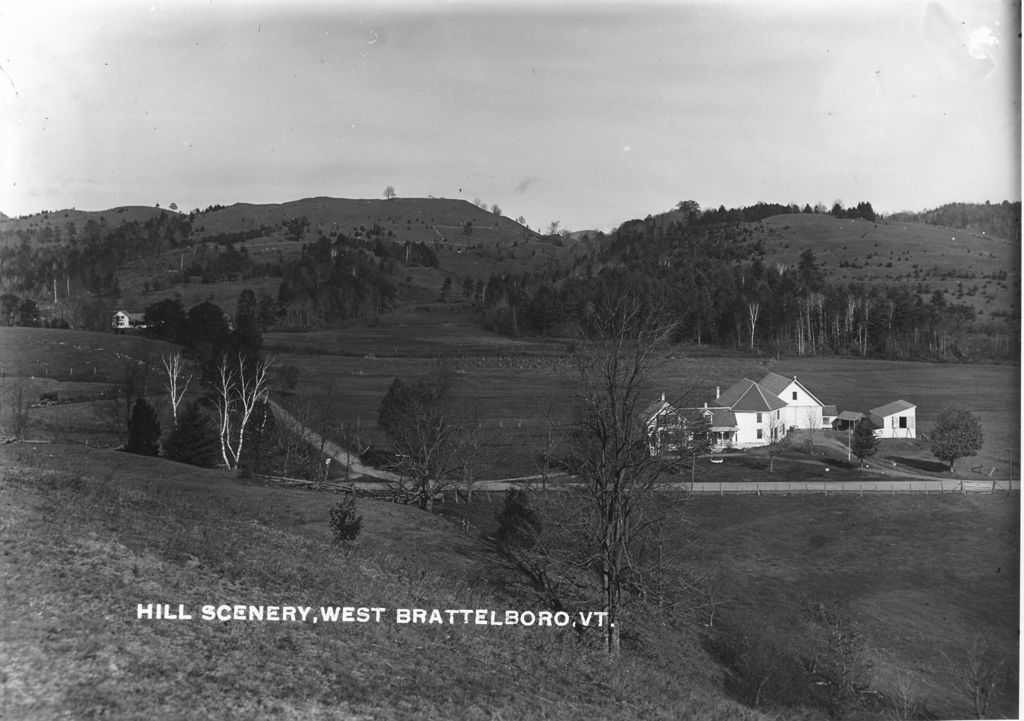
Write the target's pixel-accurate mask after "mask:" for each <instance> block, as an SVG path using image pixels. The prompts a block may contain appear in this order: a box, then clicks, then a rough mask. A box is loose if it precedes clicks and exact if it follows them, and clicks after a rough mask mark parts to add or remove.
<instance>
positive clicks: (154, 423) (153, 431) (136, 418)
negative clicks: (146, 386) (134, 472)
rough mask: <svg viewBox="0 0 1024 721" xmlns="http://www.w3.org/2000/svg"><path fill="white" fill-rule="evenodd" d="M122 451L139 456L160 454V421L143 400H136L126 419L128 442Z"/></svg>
mask: <svg viewBox="0 0 1024 721" xmlns="http://www.w3.org/2000/svg"><path fill="white" fill-rule="evenodd" d="M124 449H125V450H126V451H128V452H129V453H137V454H138V455H140V456H156V455H159V454H160V421H159V420H158V419H157V415H156V410H155V409H154V408H153V406H151V405H150V404H149V402H148V401H146V399H145V398H138V399H136V401H135V404H134V405H133V406H132V414H131V417H130V418H129V419H128V442H127V443H125V446H124Z"/></svg>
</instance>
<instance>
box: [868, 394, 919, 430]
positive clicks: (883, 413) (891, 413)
mask: <svg viewBox="0 0 1024 721" xmlns="http://www.w3.org/2000/svg"><path fill="white" fill-rule="evenodd" d="M868 418H869V419H871V422H872V423H873V424H874V425H875V435H876V436H878V437H879V438H917V406H915V405H914V404H913V403H909V402H907V401H905V400H902V399H901V400H898V401H893V402H892V403H886V404H885V405H884V406H878V408H872V409H871V410H870V411H868Z"/></svg>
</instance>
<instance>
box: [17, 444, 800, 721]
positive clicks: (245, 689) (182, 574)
mask: <svg viewBox="0 0 1024 721" xmlns="http://www.w3.org/2000/svg"><path fill="white" fill-rule="evenodd" d="M69 468H74V469H75V470H74V471H68V470H64V469H69ZM0 470H2V473H0V478H2V479H3V480H2V481H0V499H2V502H3V504H4V508H5V509H6V512H5V517H6V520H5V523H4V525H3V529H2V531H0V543H2V545H3V548H4V554H3V556H2V560H0V572H2V574H3V577H4V579H5V597H6V600H7V603H5V604H4V610H3V611H2V612H0V628H2V629H3V631H2V632H0V649H2V655H3V657H4V659H5V661H6V663H4V677H3V684H4V710H5V712H6V713H7V714H11V716H12V717H16V718H57V717H65V716H68V715H71V716H75V717H82V716H86V715H89V716H102V717H103V718H113V719H129V718H140V717H145V718H148V719H178V718H184V717H188V718H211V719H212V718H216V719H235V718H237V719H260V718H283V719H307V718H318V719H339V720H340V719H370V718H372V719H385V720H394V719H481V718H505V719H524V720H525V719H536V718H558V719H581V720H582V719H587V720H589V719H627V718H645V719H676V718H696V717H703V718H710V717H714V718H718V719H723V720H724V719H747V720H750V721H753V720H756V719H760V718H765V717H764V716H762V715H761V714H759V713H757V712H756V711H753V710H751V709H746V708H744V707H742V706H741V705H739V704H738V703H736V702H734V701H730V700H728V699H726V698H724V697H723V692H722V691H721V689H720V687H719V681H718V676H719V672H718V671H717V670H716V669H717V666H716V664H715V663H714V662H713V661H711V660H710V658H709V657H708V655H707V653H706V652H705V651H704V650H703V649H701V647H700V646H699V644H697V643H696V641H695V639H694V640H691V641H689V642H686V641H684V640H683V639H682V638H677V639H676V643H677V644H678V645H676V646H674V647H672V648H671V651H672V652H673V653H672V654H671V655H667V654H663V655H661V656H660V657H650V656H648V655H646V654H634V653H629V654H628V655H626V656H624V657H623V658H622V659H621V660H618V661H617V662H615V663H609V662H608V661H607V659H606V658H605V657H604V654H603V652H602V651H600V650H597V649H595V648H592V647H591V645H590V644H588V643H587V639H586V638H585V637H584V638H582V639H578V638H576V636H577V634H576V633H574V632H573V631H572V630H571V629H568V628H562V629H559V628H555V627H539V626H532V627H528V626H524V625H503V626H497V625H489V624H487V625H478V624H477V623H470V624H468V625H467V624H464V623H463V622H462V618H463V617H462V616H461V615H458V616H456V619H457V622H456V623H444V624H440V625H437V624H434V625H428V624H425V623H413V624H410V623H402V622H401V621H400V620H399V617H398V615H397V610H398V609H412V608H422V609H463V608H467V609H474V610H476V609H481V610H483V611H485V616H486V615H487V614H490V613H491V612H494V613H495V614H496V615H497V616H498V617H500V618H505V617H506V616H505V612H506V611H507V610H509V609H515V610H516V613H517V615H518V613H519V612H522V611H526V610H529V609H530V608H532V606H530V605H529V602H528V601H527V600H526V599H524V598H522V597H519V596H517V595H515V593H514V592H512V593H510V592H508V591H503V590H502V586H501V584H500V582H496V581H495V580H493V579H492V576H493V575H494V574H495V573H496V572H499V570H500V569H499V567H498V566H496V565H495V561H494V560H493V556H494V554H493V553H492V552H490V551H489V550H488V548H487V546H485V545H484V544H482V543H481V542H480V541H478V540H476V539H475V538H473V537H472V536H470V535H468V534H466V533H465V532H464V531H462V530H460V529H459V528H458V527H457V526H456V525H455V524H452V523H449V522H447V521H444V520H443V519H441V518H438V517H436V516H428V515H426V514H423V513H422V512H418V511H415V510H413V509H411V508H407V507H402V506H396V505H394V504H384V503H375V502H372V501H361V502H360V510H361V511H362V513H363V515H364V517H365V521H366V526H367V531H366V533H365V534H364V535H363V537H362V538H361V539H360V540H358V541H357V542H356V544H355V545H354V546H352V547H348V548H343V547H341V548H340V547H338V546H336V545H334V544H333V543H332V542H331V540H330V535H329V531H328V528H327V523H326V521H327V517H328V510H329V506H330V505H331V504H332V503H333V502H334V501H335V500H336V499H337V496H332V495H331V494H322V493H319V494H318V493H310V492H304V491H282V490H275V489H266V488H260V487H254V486H245V485H242V484H240V483H238V482H237V481H236V480H235V479H234V478H232V477H231V476H230V475H229V474H227V473H224V472H221V471H196V469H191V470H189V469H188V467H184V466H179V465H178V464H174V463H171V462H168V461H160V460H155V459H145V458H140V457H137V456H127V455H125V454H116V453H113V452H109V451H106V452H104V451H96V450H92V449H82V447H81V446H61V445H55V446H52V447H47V448H45V449H42V450H40V449H39V448H38V447H32V446H24V445H19V444H14V445H10V446H4V447H3V448H2V449H0ZM183 471H187V472H183ZM371 529H372V530H371ZM499 565H500V564H499ZM150 604H167V605H168V606H169V607H170V608H171V609H173V611H174V614H173V615H174V618H164V619H160V620H158V619H155V618H147V617H142V618H140V617H139V611H138V607H139V605H142V606H144V607H147V608H148V607H149V606H150ZM204 606H209V607H210V608H211V609H216V610H217V612H221V609H223V613H225V614H227V615H226V616H221V617H219V620H218V617H216V616H211V617H210V618H208V619H207V620H204V618H203V615H202V614H203V611H202V609H203V607H204ZM236 606H240V607H241V609H242V611H241V613H242V614H243V615H242V616H241V618H246V617H247V615H248V613H249V608H250V607H257V608H260V609H267V608H275V609H278V612H279V613H280V614H281V617H282V618H286V617H285V616H284V613H285V612H284V610H283V609H284V607H291V608H295V607H297V606H298V607H303V608H309V609H310V613H311V614H312V615H310V616H308V617H306V618H305V620H291V621H289V620H279V621H272V620H264V621H257V620H237V618H239V617H235V618H234V619H233V618H232V616H233V615H234V613H235V607H236ZM333 607H337V608H342V607H352V608H353V609H355V608H380V609H382V611H381V615H380V616H379V617H375V616H373V615H369V614H368V615H367V618H368V619H373V620H370V621H368V622H362V623H361V622H346V621H344V620H338V621H335V622H327V616H325V615H323V612H322V611H321V609H322V608H333ZM26 608H32V609H33V611H32V613H25V612H24V609H26ZM264 613H265V612H264ZM354 614H355V612H354V611H353V618H355V615H354ZM185 615H187V616H189V617H190V618H188V619H184V618H183V616H185ZM225 618H226V619H227V620H225ZM295 618H296V619H298V618H299V616H298V614H297V613H296V614H295ZM339 618H340V617H339ZM376 618H379V621H378V620H376ZM317 621H321V622H320V623H317ZM669 650H670V649H669V647H668V645H667V644H665V649H664V651H665V652H668V651H669ZM183 681H184V682H183ZM819 718H820V716H819Z"/></svg>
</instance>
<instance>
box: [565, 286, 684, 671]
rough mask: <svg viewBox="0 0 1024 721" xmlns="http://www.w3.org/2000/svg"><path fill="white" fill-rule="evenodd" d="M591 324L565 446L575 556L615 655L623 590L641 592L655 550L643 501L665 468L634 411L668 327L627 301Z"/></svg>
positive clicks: (648, 511)
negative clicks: (575, 499) (578, 508)
mask: <svg viewBox="0 0 1024 721" xmlns="http://www.w3.org/2000/svg"><path fill="white" fill-rule="evenodd" d="M591 323H592V327H591V329H590V330H591V334H592V336H593V338H594V342H593V343H592V345H591V347H590V348H589V350H587V351H584V352H583V353H582V354H580V355H579V357H578V368H577V371H578V381H579V382H578V389H577V401H578V405H579V411H578V415H577V419H576V421H575V423H574V427H573V428H572V431H571V433H570V438H569V445H570V448H571V453H572V458H573V465H574V466H575V468H574V470H575V472H576V474H577V475H578V477H579V481H580V482H581V483H582V485H583V489H584V491H583V493H584V497H585V499H584V500H585V505H584V508H583V510H584V517H583V521H584V522H583V523H582V524H581V525H580V526H579V530H580V532H581V535H580V537H579V538H578V542H579V544H580V548H581V550H582V551H583V554H582V556H581V558H582V560H584V563H585V566H584V567H585V568H589V569H592V570H594V571H595V572H596V573H597V575H598V577H599V580H600V586H601V596H602V601H603V609H602V610H603V611H604V612H605V613H607V625H606V626H605V629H604V630H605V649H606V650H607V651H608V652H609V653H611V654H615V653H617V652H618V650H619V626H618V621H619V618H620V612H621V608H622V594H623V591H627V592H629V591H633V592H639V593H644V591H645V587H647V585H648V581H649V577H648V576H647V571H649V570H650V569H651V568H652V564H651V561H652V560H653V559H652V556H651V555H650V554H651V553H652V552H654V553H655V555H657V552H658V550H659V549H658V546H657V544H656V543H652V544H649V543H648V541H650V540H651V539H652V535H653V534H656V533H657V531H658V530H659V527H660V524H659V523H658V522H657V520H656V519H655V518H654V517H653V514H652V507H651V504H650V501H651V499H652V496H653V494H654V492H655V491H656V489H657V486H658V484H659V482H660V481H661V479H662V475H663V473H664V472H665V470H666V463H665V461H664V460H662V459H660V458H658V457H657V456H654V455H652V454H651V453H650V450H649V448H648V438H647V430H646V427H645V425H644V422H643V419H642V417H641V413H642V410H643V408H644V405H645V404H646V402H645V394H646V393H647V392H648V390H649V389H648V388H647V387H646V379H647V373H648V370H649V366H650V364H651V362H652V360H653V356H654V353H655V352H656V349H657V347H658V345H659V344H661V343H662V342H664V340H665V339H666V338H667V336H668V334H669V331H670V328H669V327H667V326H665V325H661V324H659V323H657V322H656V321H655V320H654V319H653V318H652V317H651V316H650V315H647V314H645V312H644V309H643V308H642V306H641V304H640V303H639V302H638V301H637V300H635V299H628V298H620V299H618V300H617V301H613V302H611V303H610V304H608V305H607V306H606V307H604V308H602V309H600V310H599V311H597V312H596V313H595V314H594V316H593V317H592V320H591Z"/></svg>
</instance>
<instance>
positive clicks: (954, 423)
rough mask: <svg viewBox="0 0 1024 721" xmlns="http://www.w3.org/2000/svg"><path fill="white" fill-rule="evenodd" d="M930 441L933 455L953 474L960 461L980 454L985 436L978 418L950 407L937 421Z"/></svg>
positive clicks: (960, 409) (942, 412)
mask: <svg viewBox="0 0 1024 721" xmlns="http://www.w3.org/2000/svg"><path fill="white" fill-rule="evenodd" d="M929 439H930V440H929V445H930V448H931V452H932V455H933V456H935V457H936V458H938V459H939V460H940V461H942V462H943V463H946V464H947V465H948V466H949V470H950V472H952V471H953V466H954V464H955V463H956V462H957V460H958V459H960V458H964V457H966V456H974V455H977V454H978V451H979V450H981V446H982V443H983V442H984V434H983V433H982V430H981V421H980V420H979V419H978V417H977V416H975V415H974V414H973V413H971V412H970V411H968V410H966V409H963V408H954V407H952V406H949V407H947V408H944V409H943V410H942V411H941V412H940V413H939V416H938V418H936V419H935V425H934V426H933V427H932V432H931V434H930V435H929Z"/></svg>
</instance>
